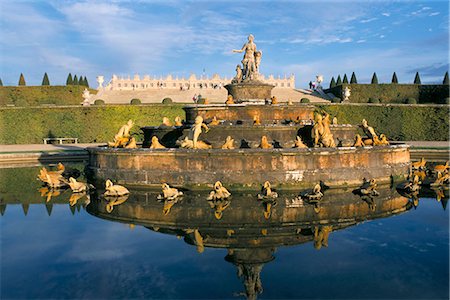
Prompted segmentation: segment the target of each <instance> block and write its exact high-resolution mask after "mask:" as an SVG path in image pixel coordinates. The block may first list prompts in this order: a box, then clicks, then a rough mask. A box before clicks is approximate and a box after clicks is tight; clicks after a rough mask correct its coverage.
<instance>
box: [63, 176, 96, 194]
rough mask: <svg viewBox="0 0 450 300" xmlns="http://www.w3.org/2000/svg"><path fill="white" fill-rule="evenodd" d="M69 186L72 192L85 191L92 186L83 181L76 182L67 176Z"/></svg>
mask: <svg viewBox="0 0 450 300" xmlns="http://www.w3.org/2000/svg"><path fill="white" fill-rule="evenodd" d="M69 186H70V189H71V190H72V192H74V193H82V192H86V191H87V190H88V189H90V188H93V187H94V186H93V185H90V184H87V183H84V182H78V181H77V180H76V179H75V178H73V177H70V178H69Z"/></svg>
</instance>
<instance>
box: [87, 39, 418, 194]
mask: <svg viewBox="0 0 450 300" xmlns="http://www.w3.org/2000/svg"><path fill="white" fill-rule="evenodd" d="M234 52H245V54H244V58H243V60H242V66H241V65H238V67H237V68H236V70H237V73H236V76H235V78H234V79H233V80H232V82H231V83H230V84H229V85H227V86H226V88H227V90H228V94H229V96H228V99H227V101H226V103H224V104H196V105H187V106H185V107H184V111H185V114H186V118H185V122H184V123H183V124H181V126H167V125H163V126H146V127H143V128H141V129H142V131H143V132H144V142H143V145H142V148H137V149H131V148H132V147H129V148H114V147H95V148H89V149H88V150H89V153H90V159H89V168H90V170H91V171H92V172H93V175H94V178H95V180H97V181H102V182H104V181H106V180H107V179H112V180H113V181H115V182H117V183H120V184H124V185H127V186H145V187H151V186H160V184H161V183H168V184H170V185H174V186H178V187H184V188H188V189H189V188H198V189H203V188H206V186H208V185H209V186H210V185H211V184H213V183H214V182H216V181H221V182H222V183H223V184H224V185H226V186H228V187H230V188H234V189H238V188H246V189H253V188H259V186H260V185H261V184H262V183H263V182H265V181H266V180H269V181H270V182H271V183H272V184H273V185H274V186H275V187H278V188H279V187H283V188H299V187H311V186H314V185H315V184H316V183H318V182H319V181H322V182H323V183H324V184H326V185H327V186H330V187H337V186H341V187H342V186H358V185H360V184H361V183H362V182H363V178H370V179H372V178H373V179H376V180H377V182H379V183H385V182H391V181H392V180H393V179H394V180H396V179H404V178H405V175H406V174H407V173H408V170H409V167H410V155H409V147H408V146H407V145H387V143H384V144H383V143H381V142H380V140H378V136H376V135H375V136H373V135H372V132H370V131H367V129H368V128H369V129H370V128H371V129H372V131H373V128H372V127H370V126H368V125H367V124H366V126H365V127H364V128H363V129H364V131H365V133H366V134H367V138H366V139H365V140H364V141H363V139H362V138H361V139H360V141H359V143H358V144H357V143H354V142H353V140H354V138H355V136H356V133H357V129H358V126H353V125H348V124H339V125H338V124H335V122H333V124H331V123H332V122H331V121H330V118H331V116H329V115H327V114H326V113H325V114H324V113H323V112H319V111H316V108H315V107H314V106H313V105H309V104H300V103H297V104H295V105H289V104H283V103H278V102H277V100H276V99H275V97H272V95H271V90H272V88H273V86H272V85H270V84H267V83H264V82H262V81H261V80H260V79H259V78H260V76H259V67H260V61H261V55H262V52H261V51H258V50H257V49H256V45H255V44H254V42H253V36H252V35H250V36H249V38H248V42H247V43H246V44H244V46H243V47H242V49H240V50H234ZM224 100H225V99H224ZM224 102H225V101H224ZM177 123H178V124H177V125H180V122H177ZM380 136H381V135H380ZM155 137H156V138H155ZM297 137H299V138H297ZM262 139H264V141H265V143H266V144H267V145H266V147H259V145H260V144H261V140H262ZM115 140H116V143H117V141H119V137H116V139H115ZM152 140H153V141H154V143H156V142H157V143H158V144H157V145H156V144H155V145H153V146H152ZM232 140H234V143H233V142H232ZM299 140H300V141H301V142H302V143H304V144H305V145H306V146H307V147H295V148H294V146H295V145H296V144H298V143H299V142H298V141H299ZM126 141H127V142H128V140H126ZM226 141H227V143H228V145H227V146H225V144H224V143H225V142H226ZM119 142H120V141H119ZM363 142H364V143H363ZM369 142H370V143H369ZM230 143H231V144H232V145H231V144H230ZM113 144H114V143H113ZM353 145H354V146H362V147H353Z"/></svg>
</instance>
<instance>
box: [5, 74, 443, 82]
mask: <svg viewBox="0 0 450 300" xmlns="http://www.w3.org/2000/svg"><path fill="white" fill-rule="evenodd" d="M0 82H1V80H0ZM442 84H447V85H448V84H449V81H448V72H445V75H444V80H443V81H442Z"/></svg>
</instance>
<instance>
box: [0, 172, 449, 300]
mask: <svg viewBox="0 0 450 300" xmlns="http://www.w3.org/2000/svg"><path fill="white" fill-rule="evenodd" d="M415 175H417V176H419V174H415ZM33 176H35V175H33ZM419 177H420V176H419ZM33 178H34V177H33ZM377 189H378V188H377ZM37 190H38V191H39V192H37ZM231 191H232V190H231ZM20 192H21V191H20ZM20 192H19V191H16V192H15V193H14V195H11V194H6V195H5V194H2V195H1V197H0V213H1V215H2V216H3V215H4V214H5V213H7V205H8V204H16V205H21V209H22V210H23V214H24V215H25V216H27V215H28V217H27V218H30V215H31V216H32V215H33V214H32V213H31V214H30V215H29V211H30V209H31V210H32V209H33V204H38V205H43V202H44V203H45V207H46V210H47V213H48V215H51V214H52V210H53V208H54V207H55V205H61V204H63V205H65V206H66V207H67V208H69V209H70V211H71V212H72V214H75V213H76V212H77V211H78V212H80V211H81V210H82V209H83V208H86V210H87V211H88V212H89V213H90V214H92V215H94V216H97V217H100V218H104V219H108V220H112V221H117V222H122V223H124V224H126V225H124V226H128V227H129V228H130V229H133V228H134V227H135V226H136V225H138V226H139V225H141V226H144V227H146V228H148V229H149V230H152V231H157V232H159V233H162V234H169V235H174V236H176V237H177V238H179V239H183V240H184V242H185V243H187V244H189V245H193V246H194V247H195V248H196V251H197V252H198V253H204V252H205V251H206V252H207V251H208V248H223V249H226V250H227V255H226V256H225V260H226V261H227V262H229V263H231V264H232V265H233V266H235V267H236V271H237V277H238V278H239V279H240V280H242V289H241V290H242V292H241V293H239V295H243V296H245V297H247V298H249V299H256V297H257V296H258V295H259V294H261V293H262V292H263V283H264V282H263V280H262V279H264V278H265V277H263V278H262V279H261V274H262V273H261V272H262V270H263V269H264V265H265V264H266V263H269V262H271V261H272V260H274V259H275V256H274V253H275V251H276V250H277V249H279V248H280V247H285V246H289V245H299V244H307V245H308V247H311V248H313V249H316V250H321V252H324V250H326V249H325V247H328V246H329V245H330V248H333V241H334V246H335V247H336V240H337V239H338V238H337V237H336V236H335V235H334V234H331V233H332V232H335V231H339V230H343V229H345V228H348V227H350V226H353V225H356V224H358V223H360V222H364V221H366V220H373V219H377V218H385V217H388V216H391V215H395V214H399V213H402V212H405V211H408V210H409V209H410V208H412V207H417V206H418V205H419V199H420V197H431V198H435V199H436V201H437V202H439V203H440V205H442V208H443V209H444V210H445V209H446V206H447V202H448V189H447V187H446V186H439V187H435V188H433V189H427V188H426V187H424V186H421V188H420V190H419V191H416V192H414V193H405V192H404V191H402V190H399V192H400V194H401V195H402V196H399V195H398V194H397V192H396V191H395V190H390V189H385V188H380V189H379V191H378V193H379V196H370V195H356V194H353V193H352V192H351V191H343V190H327V191H326V192H325V193H324V196H323V198H322V199H321V200H320V202H317V204H318V205H315V204H316V203H311V202H310V201H308V200H306V199H302V198H301V197H299V196H298V195H297V194H295V193H289V192H285V191H278V193H279V195H278V198H276V199H275V198H271V199H268V197H266V198H264V197H258V196H257V193H253V194H249V195H240V194H238V193H235V192H234V191H232V192H233V198H232V200H230V199H221V200H219V199H216V200H210V201H207V200H206V199H207V197H208V194H206V193H195V194H194V193H192V192H186V193H184V195H183V198H178V197H177V198H176V199H170V200H168V199H161V200H160V201H158V200H157V193H156V192H153V191H136V190H131V191H130V192H131V193H130V195H126V196H122V197H103V196H102V192H101V191H99V192H98V195H100V196H98V195H97V194H95V193H94V194H92V195H90V194H89V193H84V192H82V193H71V192H70V191H69V190H64V189H55V188H53V189H52V188H49V187H43V188H40V189H38V187H37V186H34V187H33V189H32V190H31V191H29V194H26V197H24V196H20V195H23V194H21V193H20ZM272 192H273V191H272ZM260 195H262V196H263V195H264V193H263V192H262V193H261V194H260ZM42 197H43V198H42ZM260 198H262V199H260ZM420 201H425V200H420ZM317 208H320V209H319V210H317ZM19 212H20V211H19ZM56 212H57V211H56V210H55V213H54V214H55V215H56ZM20 213H21V212H20ZM44 213H45V212H44ZM54 217H55V216H54ZM5 219H6V218H5ZM361 227H362V226H361ZM127 232H128V231H127ZM193 249H194V248H193ZM203 255H205V253H204V254H203ZM279 261H280V260H279ZM266 272H269V270H268V268H267V269H266ZM266 276H268V275H267V274H266ZM266 280H267V279H266ZM267 289H268V288H267V282H266V290H267Z"/></svg>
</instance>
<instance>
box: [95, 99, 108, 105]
mask: <svg viewBox="0 0 450 300" xmlns="http://www.w3.org/2000/svg"><path fill="white" fill-rule="evenodd" d="M94 105H105V100H103V99H97V100H95V101H94Z"/></svg>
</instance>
